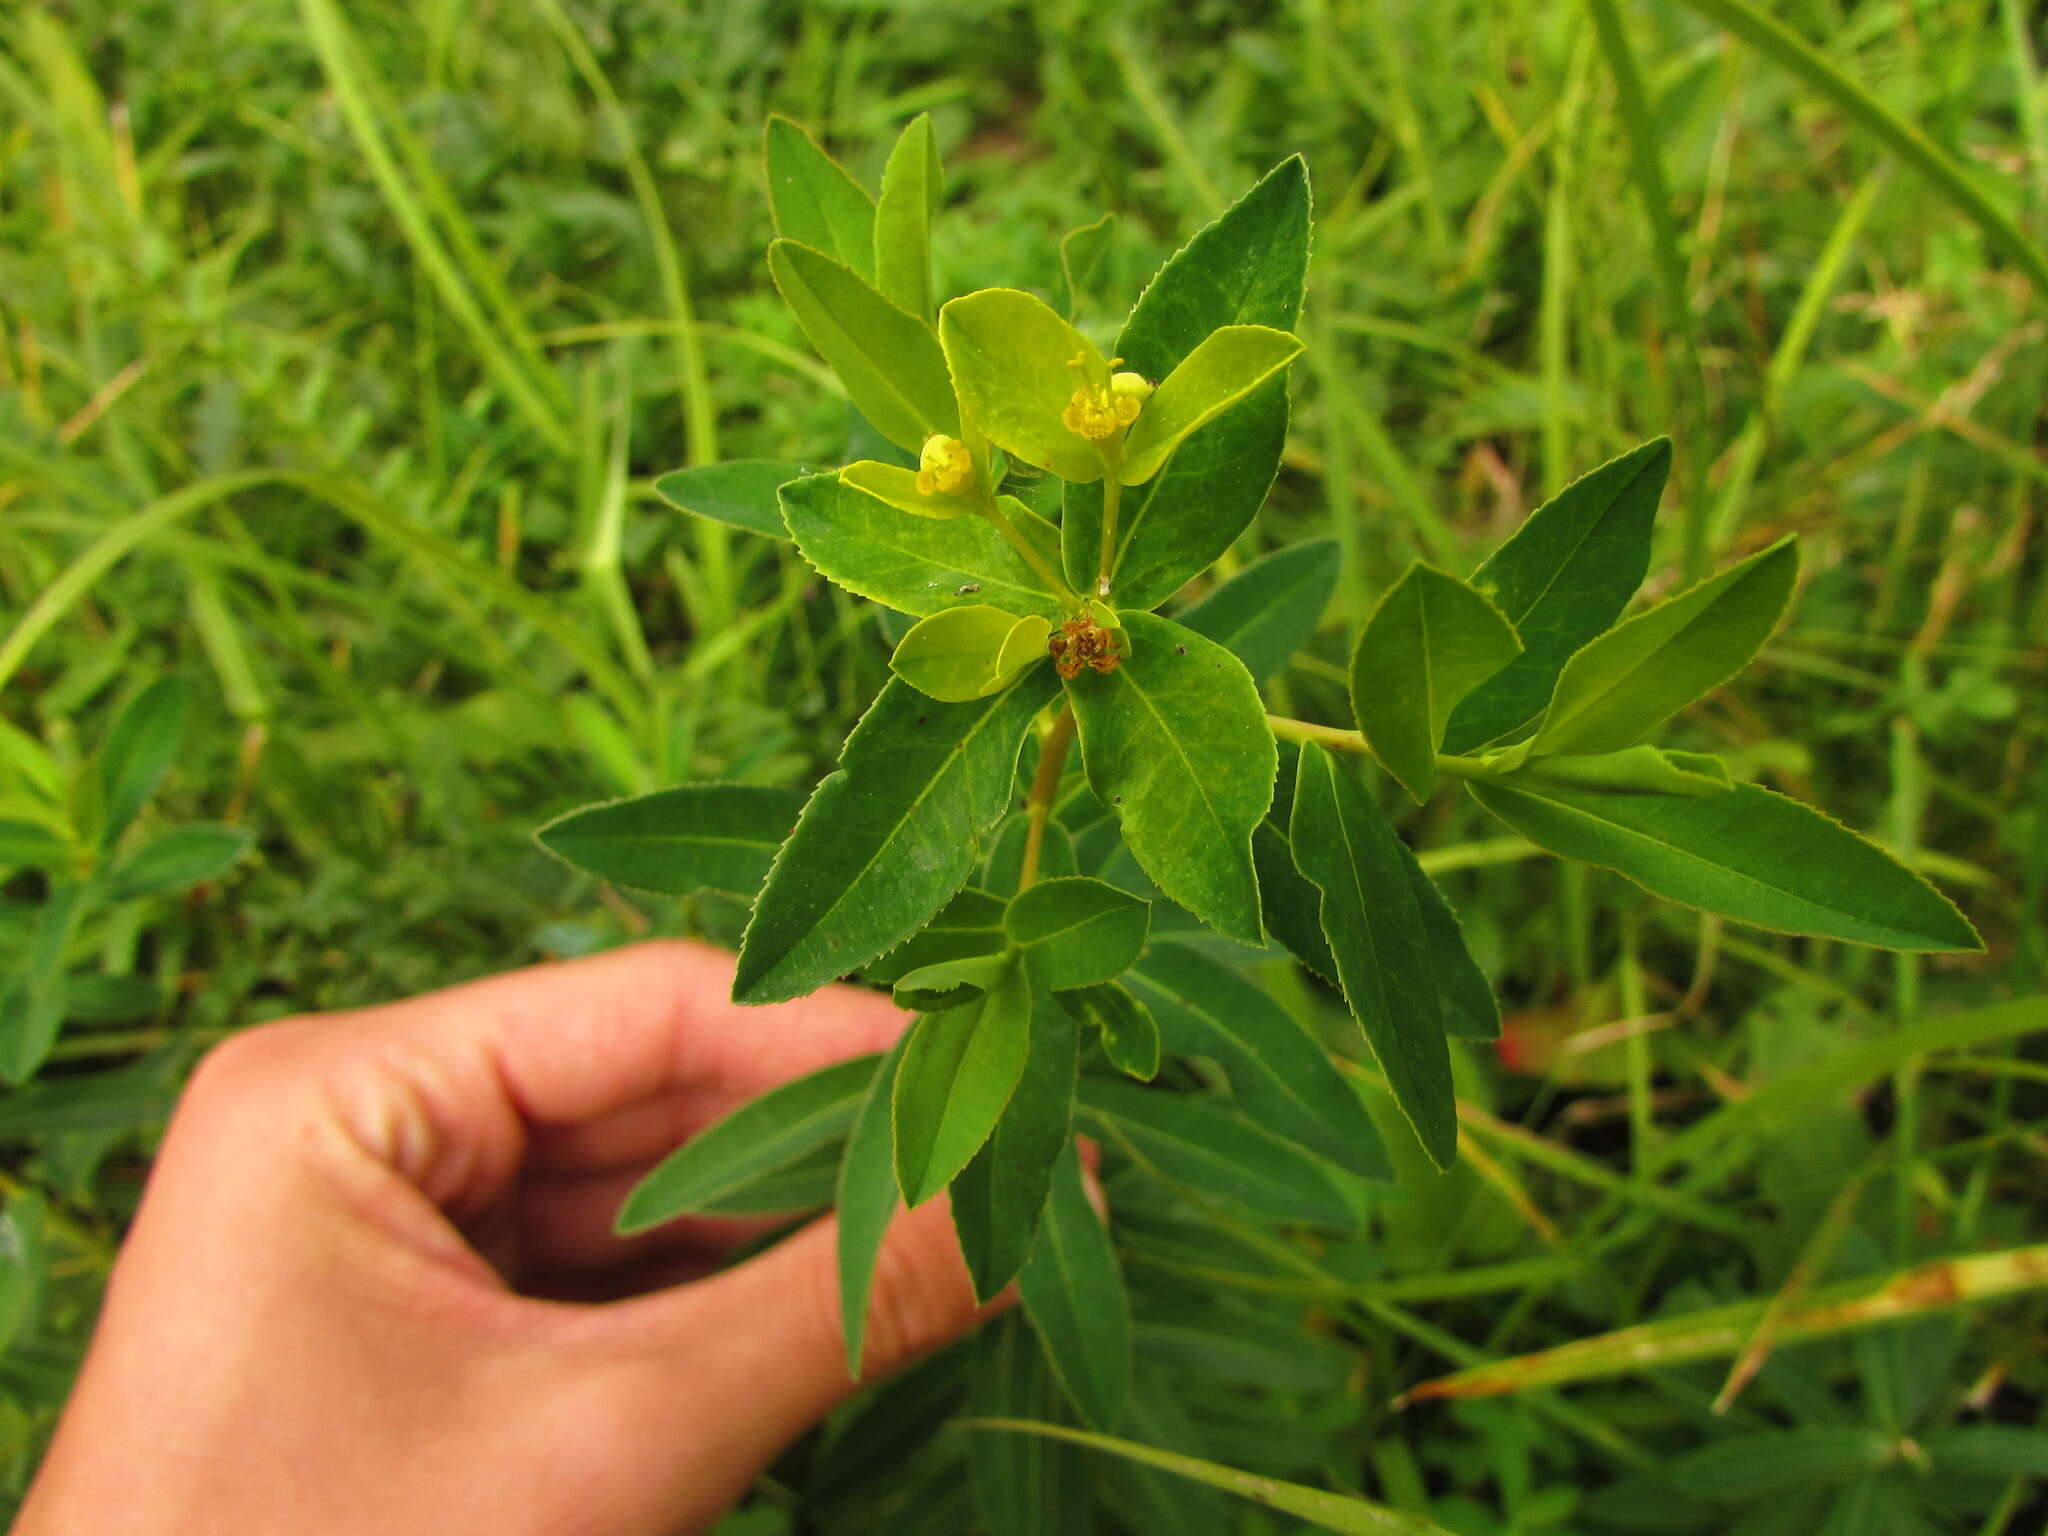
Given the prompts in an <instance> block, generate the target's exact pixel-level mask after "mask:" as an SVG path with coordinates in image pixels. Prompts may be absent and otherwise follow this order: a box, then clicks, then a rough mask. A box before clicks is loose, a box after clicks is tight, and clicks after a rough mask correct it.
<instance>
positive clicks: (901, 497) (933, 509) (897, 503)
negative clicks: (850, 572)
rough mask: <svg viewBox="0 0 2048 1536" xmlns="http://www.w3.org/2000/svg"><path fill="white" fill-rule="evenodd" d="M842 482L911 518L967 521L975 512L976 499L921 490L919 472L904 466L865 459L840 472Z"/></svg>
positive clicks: (953, 493)
mask: <svg viewBox="0 0 2048 1536" xmlns="http://www.w3.org/2000/svg"><path fill="white" fill-rule="evenodd" d="M839 478H840V480H841V481H842V482H843V483H844V484H847V485H850V486H852V487H853V488H854V489H855V490H857V491H865V492H866V493H867V494H868V495H870V496H872V497H874V498H875V500H877V501H884V502H887V503H888V504H889V505H890V506H892V507H894V508H895V509H896V510H897V511H898V512H908V513H909V514H910V515H911V516H912V517H936V518H941V519H943V518H949V517H965V516H967V515H968V514H969V513H970V512H973V511H974V510H975V502H974V499H973V498H972V497H971V496H963V495H961V494H960V493H959V492H958V491H921V490H919V489H918V488H917V471H916V470H914V469H908V468H906V467H904V466H903V465H901V464H883V463H881V462H879V461H878V460H875V459H862V460H860V461H859V462H858V463H854V464H849V465H847V466H846V467H845V468H844V469H842V470H840V471H839Z"/></svg>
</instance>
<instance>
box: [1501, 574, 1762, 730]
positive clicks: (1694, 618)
mask: <svg viewBox="0 0 2048 1536" xmlns="http://www.w3.org/2000/svg"><path fill="white" fill-rule="evenodd" d="M1798 579H1799V540H1798V536H1797V535H1796V534H1795V535H1788V536H1787V537H1785V538H1783V539H1781V540H1779V541H1778V542H1777V543H1776V544H1773V545H1772V546H1771V547H1770V548H1769V549H1766V550H1764V551H1762V552H1761V553H1759V554H1755V555H1751V556H1750V557H1749V558H1748V559H1747V560H1744V561H1743V562H1741V563H1740V564H1739V565H1732V566H1730V567H1729V568H1728V569H1727V570H1725V571H1723V572H1721V573H1720V574H1719V575H1718V576H1710V577H1708V578H1707V579H1706V580H1705V581H1703V582H1701V583H1700V584H1699V585H1698V586H1696V587H1693V588H1691V589H1690V590H1688V591H1685V592H1681V593H1680V594H1679V595H1678V596H1676V597H1674V598H1672V599H1670V600H1669V601H1668V602H1663V603H1659V604H1658V605H1657V606H1656V607H1654V608H1652V609H1650V610H1649V611H1648V612H1647V613H1639V614H1637V615H1636V616H1635V617H1634V618H1632V619H1630V620H1628V622H1627V623H1625V624H1619V625H1617V626H1615V628H1613V629H1611V630H1609V631H1608V632H1607V633H1606V634H1604V635H1602V636H1600V638H1599V639H1597V640H1594V641H1592V642H1591V643H1590V644H1588V645H1587V646H1586V647H1585V649H1583V650H1581V651H1580V652H1578V654H1576V655H1575V656H1573V657H1572V659H1571V660H1570V661H1568V662H1566V663H1565V667H1564V671H1563V672H1562V673H1560V674H1559V675H1558V679H1557V691H1556V692H1555V693H1554V694H1552V695H1551V699H1550V711H1549V713H1548V714H1546V715H1545V716H1544V717H1543V725H1542V728H1541V729H1540V730H1538V731H1537V732H1536V746H1535V750H1536V751H1537V752H1540V753H1575V754H1587V753H1597V752H1618V751H1620V750H1621V749H1622V748H1623V747H1630V746H1634V745H1635V743H1636V742H1638V741H1640V740H1641V739H1642V737H1643V736H1644V734H1645V733H1646V732H1648V731H1649V730H1650V729H1651V728H1652V727H1654V726H1656V725H1657V724H1659V723H1660V722H1662V721H1663V720H1665V719H1667V718H1669V717H1670V716H1672V715H1675V714H1676V713H1678V711H1679V710H1681V709H1683V708H1685V706H1686V705H1688V704H1690V703H1692V701H1693V700H1694V699H1697V698H1700V697H1702V696H1703V695H1705V694H1708V693H1711V692H1713V690H1714V689H1716V688H1718V687H1720V686H1721V685H1722V684H1723V683H1725V682H1727V681H1728V679H1730V678H1731V677H1733V676H1735V674H1736V673H1738V672H1740V671H1741V670H1742V669H1743V668H1744V667H1746V666H1748V665H1749V663H1750V661H1751V660H1752V659H1753V658H1754V657H1755V656H1756V653H1757V652H1758V651H1759V650H1761V649H1762V648H1763V643H1764V642H1765V641H1766V640H1768V639H1770V637H1771V631H1772V630H1774V629H1776V628H1777V627H1778V621H1779V620H1780V619H1782V618H1784V616H1785V606H1786V604H1788V603H1789V602H1790V601H1791V600H1792V586H1793V583H1794V582H1796V581H1797V580H1798Z"/></svg>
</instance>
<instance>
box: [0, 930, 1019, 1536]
mask: <svg viewBox="0 0 2048 1536" xmlns="http://www.w3.org/2000/svg"><path fill="white" fill-rule="evenodd" d="M731 973H732V962H731V959H730V957H729V956H727V955H724V954H722V953H720V952H718V951H716V950H712V949H708V948H705V947H702V946H698V945H694V944H686V943H679V942H667V943H653V944H644V945H639V946H636V947H634V948H631V949H626V950H620V951H616V952H614V953H611V954H607V955H603V956H600V957H598V958H595V959H591V960H581V961H575V962H572V963H567V964H561V965H553V966H544V967H538V968H535V969H532V970H526V971H517V972H513V973H510V974H508V975H503V976H497V977H493V978H491V979H489V980H486V981H480V982H475V983H472V984H470V985H468V986H463V987H457V988H454V989H452V990H450V991H446V992H440V993H436V994H434V995H432V996H428V997H423V998H417V999H413V1000H411V1001H408V1002H402V1003H394V1004H390V1005H388V1006H385V1007H380V1008H371V1009H365V1010H363V1011H361V1012H356V1013H346V1014H335V1015H328V1016H322V1017H316V1018H306V1019H298V1020H292V1021H288V1022H285V1023H280V1024H273V1025H268V1026H265V1027H263V1028H259V1029H254V1030H250V1031H248V1032H246V1033H244V1034H241V1035H238V1036H236V1037H234V1038H233V1039H231V1040H229V1041H228V1042H227V1043H226V1044H224V1045H222V1046H221V1047H220V1048H219V1049H217V1050H216V1051H214V1052H213V1054H212V1055H210V1056H208V1057H207V1058H206V1060H205V1061H204V1062H203V1063H202V1064H201V1065H200V1068H199V1070H198V1072H197V1073H196V1074H195V1075H194V1077H193V1080H192V1084H191V1086H190V1088H189V1089H188V1090H187V1091H186V1094H185V1097H184V1099H183V1100H182V1102H181V1103H180V1105H179V1107H178V1111H177V1114H176V1116H175V1117H174V1118H173V1120H172V1122H171V1127H170V1130H169V1133H168V1135H167V1136H166V1137H165V1140H164V1144H163V1149H162V1152H161V1153H160V1155H159V1157H158V1159H157V1162H156V1166H155V1169H154V1171H153V1172H152V1174H151V1176H150V1181H149V1186H148V1189H147V1192H146V1194H145V1196H144V1199H143V1202H142V1207H141V1210H140V1212H139V1214H138V1216H137V1218H136V1221H135V1224H134V1227H133V1229H132V1231H131V1233H130V1235H129V1238H128V1241H127V1243H126V1245H125V1246H124V1248H123V1250H122V1253H121V1257H120V1260H119V1262H118V1263H117V1264H116V1265H115V1268H114V1274H113V1278H112V1281H111V1283H110V1284H109V1287H108V1290H107V1301H106V1308H105V1311H104V1313H103V1314H102V1316H101V1319H100V1324H99V1330H98V1333H97V1334H96V1336H95V1338H94V1342H93V1346H92V1349H91V1352H90V1354H89V1355H88V1357H87V1360H86V1364H85V1368H84V1370H83V1372H82V1373H81V1375H80V1377H79V1381H78V1385H77V1388H76V1390H75V1392H74V1393H73V1395H72V1398H71V1402H70V1404H69V1406H68V1407H67V1408H66V1410H65V1415H64V1419H63V1422H62V1424H61V1425H60V1427H59V1429H58V1433H57V1436H56V1439H55V1441H54V1443H53V1444H52V1446H51V1449H50V1453H49V1455H48V1457H47V1458H46V1460H45V1462H44V1464H43V1468H42V1471H41V1474H40V1476H39V1478H38V1480H37V1482H36V1485H35V1487H34V1489H33V1490H32V1491H31V1493H30V1496H29V1499H28V1502H27V1504H26V1506H25V1507H24V1509H23V1511H22V1515H21V1519H20V1522H19V1523H18V1524H17V1526H16V1527H15V1530H16V1532H17V1536H56V1533H60V1532H61V1533H66V1536H70V1533H78V1532H85V1531H91V1532H94V1533H96V1536H149V1533H158V1532H172V1531H175V1532H178V1533H180V1536H191V1533H197V1532H223V1533H226V1532H233V1533H237V1536H240V1533H249V1532H259V1531H260V1532H269V1531H291V1532H294V1533H304V1536H318V1533H323V1532H343V1531H346V1532H350V1533H363V1532H378V1533H380V1536H390V1533H401V1536H402V1533H406V1532H414V1531H418V1532H433V1533H436V1536H448V1533H454V1532H464V1531H489V1532H491V1533H493V1536H517V1533H522V1532H535V1533H547V1536H560V1533H564V1532H578V1533H582V1532H590V1533H593V1536H596V1533H602V1536H629V1533H640V1532H647V1533H656V1532H659V1533H663V1536H669V1533H675V1532H680V1531H695V1530H699V1529H701V1528H703V1527H704V1526H706V1525H708V1524H710V1523H711V1522H712V1521H713V1520H714V1519H716V1518H717V1516H719V1515H720V1514H721V1513H723V1512H724V1511H725V1510H726V1509H727V1508H728V1507H729V1506H730V1505H731V1504H732V1503H733V1502H734V1501H735V1500H736V1499H737V1498H738V1497H739V1496H740V1494H741V1493H743V1492H744V1491H745V1489H746V1487H747V1485H748V1483H749V1482H750V1481H751V1480H752V1479H753V1477H754V1476H755V1474H756V1473H757V1472H758V1471H759V1470H760V1469H761V1468H762V1467H763V1466H765V1465H766V1464H767V1463H768V1462H769V1461H770V1460H771V1459H772V1458H773V1457H774V1456H775V1455H776V1453H777V1452H778V1451H780V1450H781V1448H782V1447H783V1446H784V1445H785V1444H786V1443H787V1442H788V1441H789V1440H790V1439H791V1438H793V1437H794V1436H795V1435H796V1434H798V1433H799V1432H800V1431H801V1430H802V1429H803V1428H804V1427H805V1426H807V1425H808V1424H810V1423H811V1422H812V1421H814V1420H815V1419H816V1418H817V1417H818V1416H819V1415H821V1414H822V1413H824V1412H825V1411H826V1410H827V1409H829V1408H830V1407H831V1406H832V1405H833V1404H834V1403H835V1402H837V1401H838V1400H839V1399H840V1398H841V1397H842V1396H844V1395H845V1394H846V1393H847V1392H848V1391H849V1390H850V1389H851V1387H850V1383H849V1382H848V1380H847V1376H846V1369H845V1362H844V1358H843V1356H844V1346H843V1343H842V1338H841V1333H840V1327H839V1310H838V1309H839V1303H838V1291H837V1270H836V1265H835V1256H834V1251H833V1224H832V1220H831V1218H829V1217H826V1218H821V1219H820V1220H818V1221H816V1222H814V1223H812V1224H811V1225H810V1226H809V1227H807V1228H805V1229H804V1230H802V1231H801V1232H799V1233H798V1234H796V1235H795V1236H794V1237H792V1238H790V1239H788V1240H787V1241H785V1242H783V1243H781V1244H779V1245H777V1246H776V1247H774V1248H772V1249H770V1250H769V1251H767V1252H765V1253H762V1254H760V1255H758V1256H756V1257H753V1258H750V1259H748V1260H746V1261H745V1262H744V1263H741V1264H738V1265H735V1266H733V1267H731V1268H725V1269H720V1268H719V1267H718V1266H719V1264H720V1262H721V1260H722V1259H723V1257H724V1256H725V1255H726V1254H727V1253H729V1251H730V1250H731V1248H732V1247H733V1245H734V1244H735V1243H737V1242H739V1241H741V1240H742V1239H743V1238H744V1237H745V1236H747V1235H749V1234H750V1233H752V1232H754V1231H757V1230H758V1224H753V1225H750V1224H747V1223H741V1222H734V1221H679V1222H675V1223H671V1224H670V1225H668V1226H666V1227H664V1228H661V1229H659V1230H657V1231H654V1232H651V1233H647V1234H644V1235H642V1236H639V1237H636V1238H632V1239H619V1238H617V1237H614V1236H613V1235H612V1233H611V1220H612V1214H613V1212H614V1211H615V1210H616V1209H617V1207H618V1203H619V1200H620V1198H621V1197H622V1196H623V1195H624V1194H625V1192H626V1191H627V1190H628V1189H629V1188H630V1187H631V1186H632V1185H633V1184H634V1183H635V1182H636V1181H637V1180H638V1179H639V1177H640V1175H641V1174H643V1173H644V1172H645V1171H646V1170H647V1168H648V1167H649V1166H651V1165H652V1163H653V1162H655V1161H656V1160H657V1159H659V1158H660V1157H661V1156H663V1155H665V1154H666V1153H667V1152H668V1151H669V1150H670V1149H671V1148H672V1147H674V1146H675V1145H676V1144H677V1143H678V1142H681V1141H683V1140H685V1139H686V1138H687V1137H689V1136H690V1135H691V1134H693V1133H694V1132H695V1131H697V1130H699V1129H701V1128H702V1127H703V1126H705V1125H707V1124H709V1123H710V1122H711V1121H713V1120H715V1119H717V1118H718V1117H719V1116H721V1115H722V1114H724V1113H725V1112H726V1111H727V1110H730V1109H731V1108H733V1107H734V1106H735V1105H736V1104H739V1103H741V1102H743V1101H744V1100H746V1099H749V1098H751V1097H753V1096H754V1095H756V1094H758V1093H760V1092H762V1091H763V1090H765V1089H767V1088H770V1087H772V1086H774V1085H775V1084H777V1083H779V1082H782V1081H784V1080H786V1079H789V1078H792V1077H796V1076H799V1075H801V1074H803V1073H805V1072H809V1071H811V1070H813V1069H815V1068H817V1067H820V1066H823V1065H825V1064H826V1063H828V1062H830V1061H833V1060H836V1059H839V1058H843V1057H847V1056H853V1055H858V1054H861V1053H863V1052H867V1051H876V1050H881V1049H883V1048H885V1047H886V1046H888V1045H889V1044H890V1042H891V1041H892V1040H893V1039H894V1038H895V1036H896V1035H897V1033H898V1032H899V1031H900V1030H901V1029H902V1028H903V1026H904V1024H905V1022H906V1016H905V1015H904V1014H902V1013H901V1012H899V1011H898V1010H897V1009H896V1008H895V1007H894V1006H893V1005H892V1004H891V1003H890V1002H889V1001H888V1000H887V999H885V998H882V997H878V996H874V995H872V994H868V993H862V992H856V991H853V990H851V989H848V988H831V989H828V990H826V991H824V992H820V993H818V994H816V995H815V996H813V997H809V998H805V999H802V1000H800V1001H798V1002H794V1003H787V1004H782V1005H780V1006H776V1007H769V1008H739V1007H736V1006H734V1005H733V1004H731V1003H729V1002H727V1001H726V994H727V988H728V986H729V985H730V982H731ZM714 1271H715V1272H714ZM613 1297H616V1298H621V1299H610V1300H591V1299H588V1298H613ZM564 1298H585V1299H564ZM985 1310H986V1309H985ZM980 1315H981V1314H980V1313H979V1312H977V1310H976V1308H975V1305H974V1300H973V1295H972V1291H971V1288H970V1286H969V1283H968V1279H967V1274H966V1269H965V1266H964V1265H963V1264H962V1262H961V1260H960V1257H959V1253H958V1250H957V1248H956V1246H955V1243H954V1238H953V1234H952V1231H951V1226H950V1223H949V1220H948V1216H947V1211H946V1207H945V1203H944V1201H942V1200H935V1201H930V1202H927V1203H926V1204H925V1205H923V1206H920V1207H919V1208H918V1209H917V1210H915V1211H910V1212H904V1213H899V1214H898V1216H897V1219H896V1222H895V1225H894V1226H893V1227H892V1228H891V1229H890V1233H889V1237H888V1240H887V1242H886V1243H885V1245H884V1247H883V1251H882V1255H881V1259H880V1262H879V1264H878V1266H877V1270H876V1277H875V1289H874V1299H873V1303H872V1315H871V1320H870V1323H869V1327H868V1332H867V1344H866V1375H867V1376H868V1377H870V1378H873V1377H875V1376H877V1375H880V1374H882V1373H885V1372H887V1371H890V1370H892V1369H894V1368H896V1367H897V1366H900V1365H902V1364H904V1363H905V1362H907V1361H910V1360H912V1359H915V1358H916V1357H917V1356H919V1355H921V1354H923V1353H925V1352H927V1351H929V1350H931V1349H934V1348H936V1347H938V1346H939V1345H941V1344H944V1343H946V1342H948V1341H950V1340H951V1339H953V1338H955V1337H956V1336H958V1335H959V1334H960V1333H962V1332H964V1331H965V1330H966V1329H968V1328H969V1327H971V1326H972V1325H973V1323H974V1322H975V1321H976V1320H977V1319H978V1317H979V1316H980Z"/></svg>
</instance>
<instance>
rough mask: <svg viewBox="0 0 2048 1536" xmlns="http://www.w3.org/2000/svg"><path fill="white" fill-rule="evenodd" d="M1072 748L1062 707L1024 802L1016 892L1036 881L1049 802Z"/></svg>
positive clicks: (1069, 716) (1068, 713) (1070, 726)
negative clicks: (1022, 848) (1021, 856)
mask: <svg viewBox="0 0 2048 1536" xmlns="http://www.w3.org/2000/svg"><path fill="white" fill-rule="evenodd" d="M1073 744H1074V712H1073V711H1072V710H1071V709H1067V708H1065V707H1064V706H1063V707H1062V708H1061V710H1060V713H1059V718H1058V719H1057V720H1055V721H1053V723H1052V729H1051V730H1049V731H1047V732H1046V733H1045V743H1044V745H1042V746H1041V747H1040V748H1039V749H1038V771H1037V772H1036V773H1035V774H1033V775H1032V776H1031V795H1030V798H1029V799H1027V800H1026V801H1025V802H1024V862H1023V864H1022V866H1021V867H1020V868H1019V869H1018V871H1017V889H1018V891H1019V892H1023V891H1028V890H1030V889H1031V886H1032V884H1033V882H1035V881H1036V880H1037V879H1038V860H1039V856H1040V855H1041V854H1042V853H1043V852H1044V851H1045V824H1046V823H1047V822H1048V821H1050V820H1052V806H1053V801H1055V800H1056V799H1058V798H1059V792H1060V775H1061V774H1062V773H1063V772H1065V771H1066V766H1067V749H1068V748H1069V747H1071V746H1073Z"/></svg>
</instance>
